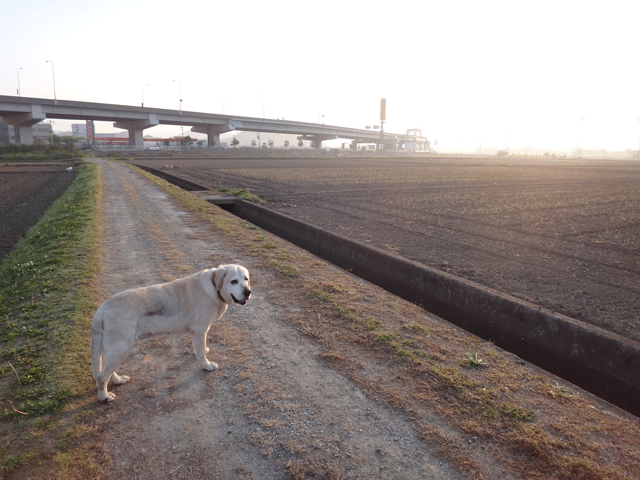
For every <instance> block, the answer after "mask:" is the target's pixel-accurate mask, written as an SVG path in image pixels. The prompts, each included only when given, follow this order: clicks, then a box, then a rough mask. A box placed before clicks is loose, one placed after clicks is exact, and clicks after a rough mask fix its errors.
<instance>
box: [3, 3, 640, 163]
mask: <svg viewBox="0 0 640 480" xmlns="http://www.w3.org/2000/svg"><path fill="white" fill-rule="evenodd" d="M638 13H640V6H638V3H637V1H636V0H627V1H616V0H608V1H606V2H605V1H602V2H595V1H589V0H581V1H569V0H567V1H563V0H553V1H546V0H542V1H536V2H520V1H513V0H512V1H497V0H486V1H477V0H474V1H455V0H454V1H445V0H439V1H437V2H430V1H424V0H423V1H404V0H396V1H393V2H371V1H350V0H342V1H334V0H323V1H321V2H320V1H318V2H300V1H280V0H274V1H265V0H261V1H253V0H244V1H219V0H202V1H197V0H194V1H189V0H185V1H181V2H176V1H169V0H110V1H95V0H0V94H1V95H16V90H17V87H18V75H19V81H20V87H21V93H22V95H23V96H27V97H44V98H53V78H52V77H53V76H52V68H51V64H50V63H46V60H51V61H52V62H53V65H54V69H55V85H56V93H57V98H58V99H69V100H80V101H96V102H105V103H114V104H124V105H140V104H141V101H142V97H143V95H144V102H145V106H149V107H160V108H174V109H178V100H179V93H180V94H181V96H182V98H183V103H182V108H183V110H193V111H200V112H211V113H223V111H224V113H231V114H237V115H246V116H258V117H261V116H263V112H264V114H265V116H266V117H268V118H283V117H284V118H287V119H292V120H301V121H308V122H319V121H320V122H322V121H324V122H325V123H326V124H331V125H340V126H348V127H355V128H364V127H365V126H366V125H376V124H379V121H378V118H379V102H380V98H381V97H385V98H387V122H386V124H385V130H386V131H394V132H404V131H406V129H407V128H416V127H417V128H420V129H422V133H423V135H426V136H427V138H428V139H429V140H431V141H433V140H436V139H437V140H438V141H439V147H440V148H439V149H440V150H449V151H455V150H456V149H457V148H458V145H460V150H475V148H476V147H477V145H478V143H479V142H481V144H482V146H483V147H493V148H498V149H503V148H505V146H506V145H507V135H508V146H509V148H518V147H536V148H540V149H544V148H548V149H559V150H569V151H570V150H571V149H572V148H573V147H575V146H576V144H577V143H580V145H581V146H582V147H584V148H589V147H591V146H597V147H600V148H605V149H609V150H624V149H634V150H635V149H637V148H638V140H639V138H640V123H639V122H638V117H640V63H639V62H638V45H639V44H640V43H639V42H640V40H639V39H638V38H639V37H638V18H639V16H638ZM634 45H635V47H634ZM20 68H21V69H22V70H19V69H20ZM18 72H19V74H18ZM174 80H177V81H174ZM147 84H148V87H145V85H147ZM581 118H584V119H583V120H582V121H581ZM54 122H55V123H54V129H56V130H58V129H60V128H59V126H58V124H60V126H62V125H63V122H61V121H54ZM112 130H113V128H112V125H111V124H109V123H99V124H98V131H112ZM178 132H179V127H155V128H154V129H150V130H147V131H145V133H149V134H153V135H164V134H166V135H169V134H175V133H178Z"/></svg>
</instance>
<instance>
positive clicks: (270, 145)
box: [231, 137, 304, 148]
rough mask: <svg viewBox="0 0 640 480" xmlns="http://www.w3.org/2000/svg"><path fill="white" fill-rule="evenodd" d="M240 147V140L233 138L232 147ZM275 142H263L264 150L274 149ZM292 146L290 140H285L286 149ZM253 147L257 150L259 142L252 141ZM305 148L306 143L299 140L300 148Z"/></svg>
mask: <svg viewBox="0 0 640 480" xmlns="http://www.w3.org/2000/svg"><path fill="white" fill-rule="evenodd" d="M238 145H240V140H238V139H237V138H236V137H233V140H231V146H232V147H233V148H235V147H237V146H238ZM273 145H274V143H273V140H269V141H267V142H262V148H267V147H269V148H273ZM290 145H291V144H290V143H289V140H285V141H284V148H289V146H290ZM251 146H252V147H254V148H256V147H257V146H258V142H257V141H256V140H251ZM303 146H304V143H303V142H302V140H298V147H300V148H302V147H303Z"/></svg>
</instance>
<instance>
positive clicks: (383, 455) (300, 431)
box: [96, 159, 464, 479]
mask: <svg viewBox="0 0 640 480" xmlns="http://www.w3.org/2000/svg"><path fill="white" fill-rule="evenodd" d="M96 163H98V164H100V165H102V166H103V169H102V184H103V205H102V208H103V248H102V259H101V261H102V269H101V289H102V293H103V297H104V298H105V299H106V298H107V297H109V296H111V295H112V294H114V293H117V292H119V291H121V290H123V289H126V288H132V287H138V286H143V285H148V284H153V283H159V282H163V281H167V280H171V279H174V278H178V277H181V276H184V275H187V274H189V273H191V272H196V271H199V270H202V269H204V268H210V267H212V266H217V265H218V264H220V263H241V264H243V265H245V266H246V267H247V268H248V269H249V270H250V271H251V274H252V286H253V290H254V294H253V296H252V299H251V301H250V302H249V304H248V305H247V306H246V307H233V308H230V310H229V311H228V312H227V313H226V314H225V316H224V317H223V319H222V320H221V322H220V323H219V324H218V325H216V326H214V327H213V328H212V331H211V333H210V336H209V346H210V348H211V352H210V353H209V358H210V359H211V360H212V361H215V362H217V363H218V364H219V365H220V368H219V369H218V370H216V371H215V372H213V373H208V372H205V371H203V370H201V369H200V368H199V366H198V364H197V363H196V361H195V358H194V356H193V354H192V351H191V345H190V340H189V338H188V336H184V337H183V336H172V337H164V338H157V339H151V340H146V341H142V342H140V343H138V344H137V346H136V348H135V349H134V351H133V352H132V354H131V355H130V356H129V357H128V358H127V360H125V362H124V364H123V365H122V366H121V367H120V369H119V372H120V373H121V374H127V375H131V377H132V380H131V381H130V382H129V383H128V384H126V385H124V386H112V387H111V390H112V391H113V392H114V393H116V395H117V398H116V400H115V401H114V402H112V403H110V404H106V405H104V406H103V407H102V408H103V414H104V417H103V418H102V419H101V420H99V422H100V424H101V425H100V428H101V430H102V435H103V437H104V439H105V448H106V450H107V451H108V453H109V454H110V456H111V458H112V461H113V463H112V466H111V469H110V471H109V473H108V478H113V479H116V478H117V479H120V478H137V479H145V478H149V479H151V478H153V479H157V478H199V479H200V478H209V479H233V478H239V479H281V478H291V475H292V474H296V473H297V468H298V465H299V464H300V459H301V458H304V460H305V465H307V467H306V468H307V470H306V472H305V473H306V478H313V477H316V478H325V477H332V478H345V477H346V478H363V479H364V478H438V479H449V478H451V479H453V478H464V477H463V475H461V474H460V473H459V472H458V471H457V470H456V469H455V468H453V467H452V466H451V465H450V464H448V463H447V462H445V461H443V460H442V459H439V458H437V457H434V456H432V455H430V453H429V451H428V448H427V445H426V444H425V443H424V442H423V441H422V440H420V439H419V437H418V436H417V434H416V432H415V431H414V428H413V426H412V423H411V422H410V420H409V419H408V418H406V416H404V415H402V414H400V413H398V412H395V411H392V410H389V409H387V408H385V407H383V406H381V405H380V404H379V403H377V402H375V401H373V400H371V399H370V398H368V397H367V396H366V395H365V394H364V393H363V392H362V391H361V390H360V388H359V387H358V386H357V385H355V384H354V383H352V382H351V381H350V380H349V379H347V378H346V377H344V376H343V375H341V374H340V373H338V372H336V371H335V370H333V369H331V368H329V367H328V366H327V364H326V362H325V361H324V360H322V359H321V358H320V357H319V353H320V351H321V347H319V346H318V345H317V344H316V343H314V342H313V340H310V339H309V338H307V337H302V336H300V335H299V333H298V331H297V330H296V329H294V328H293V327H292V326H291V325H289V324H287V323H285V322H283V321H280V320H279V319H281V318H284V317H285V316H287V315H290V314H292V313H298V314H299V313H300V312H299V311H298V310H299V307H297V306H296V305H295V304H289V303H287V302H286V298H283V293H282V292H281V291H279V290H278V286H279V285H278V279H277V278H274V277H273V275H272V273H270V272H269V271H265V270H261V269H260V268H259V266H257V265H256V264H257V262H255V261H254V259H252V258H251V257H249V256H246V255H244V254H243V253H242V252H243V247H242V245H240V244H235V245H233V244H231V243H232V242H231V241H230V240H229V239H226V238H224V237H223V236H222V235H220V234H217V233H215V231H214V229H213V228H212V227H210V226H208V225H205V224H203V222H202V221H200V220H198V219H197V218H196V217H195V216H194V215H192V214H190V213H185V212H184V211H181V210H180V209H179V207H177V206H176V203H175V202H174V200H173V199H172V198H170V197H169V196H168V195H167V194H165V193H164V192H162V191H161V190H160V189H159V188H158V187H156V186H155V185H152V184H150V183H149V182H148V181H147V180H145V179H144V178H142V177H140V176H139V175H138V174H136V173H135V172H133V171H132V170H131V169H129V168H128V167H126V166H123V165H121V164H118V163H114V162H107V161H103V160H100V159H98V160H96ZM309 314H310V315H313V313H311V312H309ZM96 401H97V400H96ZM308 465H317V468H316V471H314V472H309V470H308Z"/></svg>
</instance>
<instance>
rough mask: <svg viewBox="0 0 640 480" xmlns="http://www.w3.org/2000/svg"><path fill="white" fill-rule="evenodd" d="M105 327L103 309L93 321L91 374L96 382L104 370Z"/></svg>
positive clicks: (99, 310)
mask: <svg viewBox="0 0 640 480" xmlns="http://www.w3.org/2000/svg"><path fill="white" fill-rule="evenodd" d="M103 331H104V326H103V320H102V307H101V308H99V309H98V311H97V312H96V314H95V315H94V316H93V320H92V321H91V372H92V373H93V378H94V380H97V379H98V374H99V373H100V370H102V336H103Z"/></svg>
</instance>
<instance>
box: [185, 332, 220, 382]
mask: <svg viewBox="0 0 640 480" xmlns="http://www.w3.org/2000/svg"><path fill="white" fill-rule="evenodd" d="M207 331H208V330H206V331H205V332H204V333H202V332H195V333H192V334H191V343H193V353H195V355H196V358H197V359H198V360H199V361H200V364H201V365H202V368H203V369H205V370H208V371H210V372H211V371H213V370H215V369H216V368H218V364H217V363H214V362H210V361H209V360H207V352H208V351H209V348H208V347H207Z"/></svg>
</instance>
